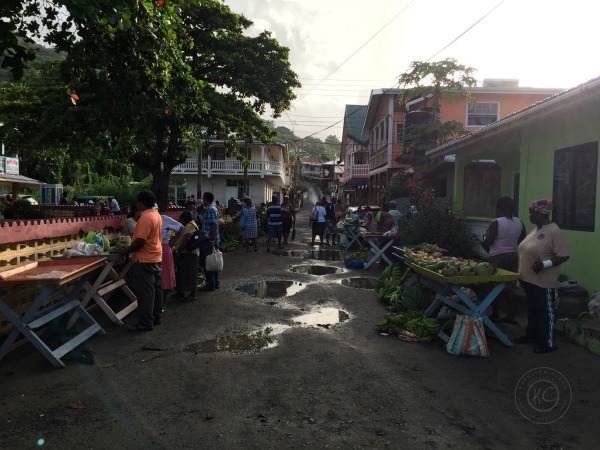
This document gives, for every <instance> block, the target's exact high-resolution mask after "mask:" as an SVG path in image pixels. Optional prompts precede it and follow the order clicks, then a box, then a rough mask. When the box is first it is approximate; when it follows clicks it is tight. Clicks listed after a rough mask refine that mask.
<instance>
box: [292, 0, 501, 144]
mask: <svg viewBox="0 0 600 450" xmlns="http://www.w3.org/2000/svg"><path fill="white" fill-rule="evenodd" d="M505 1H506V0H500V2H499V3H498V4H496V6H494V7H493V8H492V9H490V10H489V11H488V12H487V13H485V14H484V15H483V16H482V17H480V18H479V19H478V20H477V21H476V22H474V23H473V24H472V25H471V26H469V27H468V28H467V29H466V30H464V31H463V32H462V33H460V34H459V35H458V36H457V37H456V38H454V39H453V40H452V41H451V42H450V43H448V44H446V45H445V46H444V47H442V49H441V50H439V51H438V52H436V53H434V54H433V55H432V56H431V57H429V59H427V60H426V61H425V62H429V61H430V60H431V59H433V58H434V57H436V56H437V55H438V54H440V53H441V52H443V51H444V50H446V49H447V48H448V47H450V46H451V45H452V44H454V43H455V42H456V41H458V40H459V39H460V38H461V37H463V36H464V35H465V34H466V33H467V32H469V31H470V30H471V29H473V28H474V27H475V26H476V25H477V24H479V23H480V22H481V21H482V20H483V19H485V18H486V17H487V16H489V15H490V14H491V13H492V12H493V11H495V10H496V9H497V8H498V7H499V6H500V5H501V4H502V3H504V2H505ZM411 3H412V2H411ZM408 6H410V4H409V5H407V6H406V7H405V8H404V9H406V8H407V7H408ZM404 9H403V10H402V11H404ZM402 11H401V12H402ZM399 14H400V13H398V14H397V15H399ZM395 17H396V16H394V18H395ZM388 24H389V22H388V23H387V24H386V25H384V27H386V26H387V25H388ZM380 31H381V30H380ZM378 33H379V32H378ZM373 37H374V36H373ZM367 42H368V41H367ZM365 44H366V43H365ZM365 44H363V45H362V46H361V47H360V48H362V47H364V45H365ZM360 48H359V50H360ZM355 53H356V52H355ZM353 55H354V54H353ZM353 55H352V56H353ZM342 64H343V63H342ZM338 68H339V66H338V67H337V68H336V69H334V71H335V70H337V69H338ZM332 73H333V72H332ZM326 78H327V77H325V79H326ZM396 87H397V85H395V86H393V87H391V88H389V89H386V90H385V91H383V93H382V95H385V94H387V93H388V92H390V91H391V90H392V89H396ZM305 95H306V94H305ZM358 111H359V109H357V110H356V111H353V112H352V113H350V114H348V115H347V116H344V117H343V118H342V119H340V120H338V121H337V122H335V123H334V124H332V125H329V126H328V127H326V128H323V130H321V131H317V132H315V133H313V134H311V135H309V136H305V137H304V138H301V139H297V140H296V141H295V142H299V141H302V140H303V139H306V138H308V137H312V136H314V135H316V134H320V133H321V132H323V131H326V130H329V129H330V128H333V127H335V126H336V125H338V124H339V123H340V122H342V121H344V120H346V119H347V118H349V117H351V116H352V115H354V114H356V113H357V112H358Z"/></svg>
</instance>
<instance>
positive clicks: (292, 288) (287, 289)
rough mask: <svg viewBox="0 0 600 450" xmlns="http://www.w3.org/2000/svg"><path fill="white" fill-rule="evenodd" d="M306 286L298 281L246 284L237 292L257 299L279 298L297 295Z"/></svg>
mask: <svg viewBox="0 0 600 450" xmlns="http://www.w3.org/2000/svg"><path fill="white" fill-rule="evenodd" d="M306 286H307V284H306V283H298V282H297V281H260V282H258V283H251V284H245V285H244V286H240V287H239V288H237V290H238V291H241V292H245V293H246V294H249V295H252V296H253V297H257V298H279V297H289V296H292V295H294V294H297V293H298V292H300V291H301V290H302V289H304V288H305V287H306Z"/></svg>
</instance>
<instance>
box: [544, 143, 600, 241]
mask: <svg viewBox="0 0 600 450" xmlns="http://www.w3.org/2000/svg"><path fill="white" fill-rule="evenodd" d="M597 168H598V142H597V141H596V142H589V143H587V144H581V145H576V146H574V147H568V148H562V149H560V150H556V151H555V152H554V190H553V201H554V209H553V211H552V219H553V220H554V222H556V224H557V225H558V226H559V227H561V228H563V229H567V230H579V231H594V227H595V218H596V174H597Z"/></svg>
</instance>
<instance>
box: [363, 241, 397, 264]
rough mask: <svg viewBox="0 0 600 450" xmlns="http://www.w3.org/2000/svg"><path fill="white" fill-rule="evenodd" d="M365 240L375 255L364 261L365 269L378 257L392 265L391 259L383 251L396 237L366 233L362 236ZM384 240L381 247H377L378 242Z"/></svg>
mask: <svg viewBox="0 0 600 450" xmlns="http://www.w3.org/2000/svg"><path fill="white" fill-rule="evenodd" d="M363 238H364V240H365V242H367V243H368V244H369V246H370V247H371V248H372V249H373V250H374V251H375V255H374V256H373V257H372V258H371V259H369V260H368V261H367V262H365V269H368V268H369V267H371V265H373V264H375V262H376V261H378V260H379V259H383V260H384V261H385V262H386V263H387V264H388V265H392V261H390V259H389V258H388V257H387V256H386V255H385V252H386V250H387V249H388V248H390V246H391V245H392V244H393V243H394V241H395V240H396V238H394V237H392V236H384V235H381V234H376V235H370V234H367V235H365V236H363ZM382 241H383V242H384V244H383V246H382V247H379V245H381V244H379V242H382Z"/></svg>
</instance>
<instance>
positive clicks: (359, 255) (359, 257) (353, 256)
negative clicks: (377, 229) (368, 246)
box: [344, 250, 369, 262]
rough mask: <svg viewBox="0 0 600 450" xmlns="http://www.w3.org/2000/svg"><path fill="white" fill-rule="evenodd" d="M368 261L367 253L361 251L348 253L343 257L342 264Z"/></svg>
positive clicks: (366, 251)
mask: <svg viewBox="0 0 600 450" xmlns="http://www.w3.org/2000/svg"><path fill="white" fill-rule="evenodd" d="M368 259H369V251H368V250H361V251H358V252H353V253H348V254H347V255H346V256H345V257H344V262H348V261H358V262H366V261H367V260H368Z"/></svg>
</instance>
